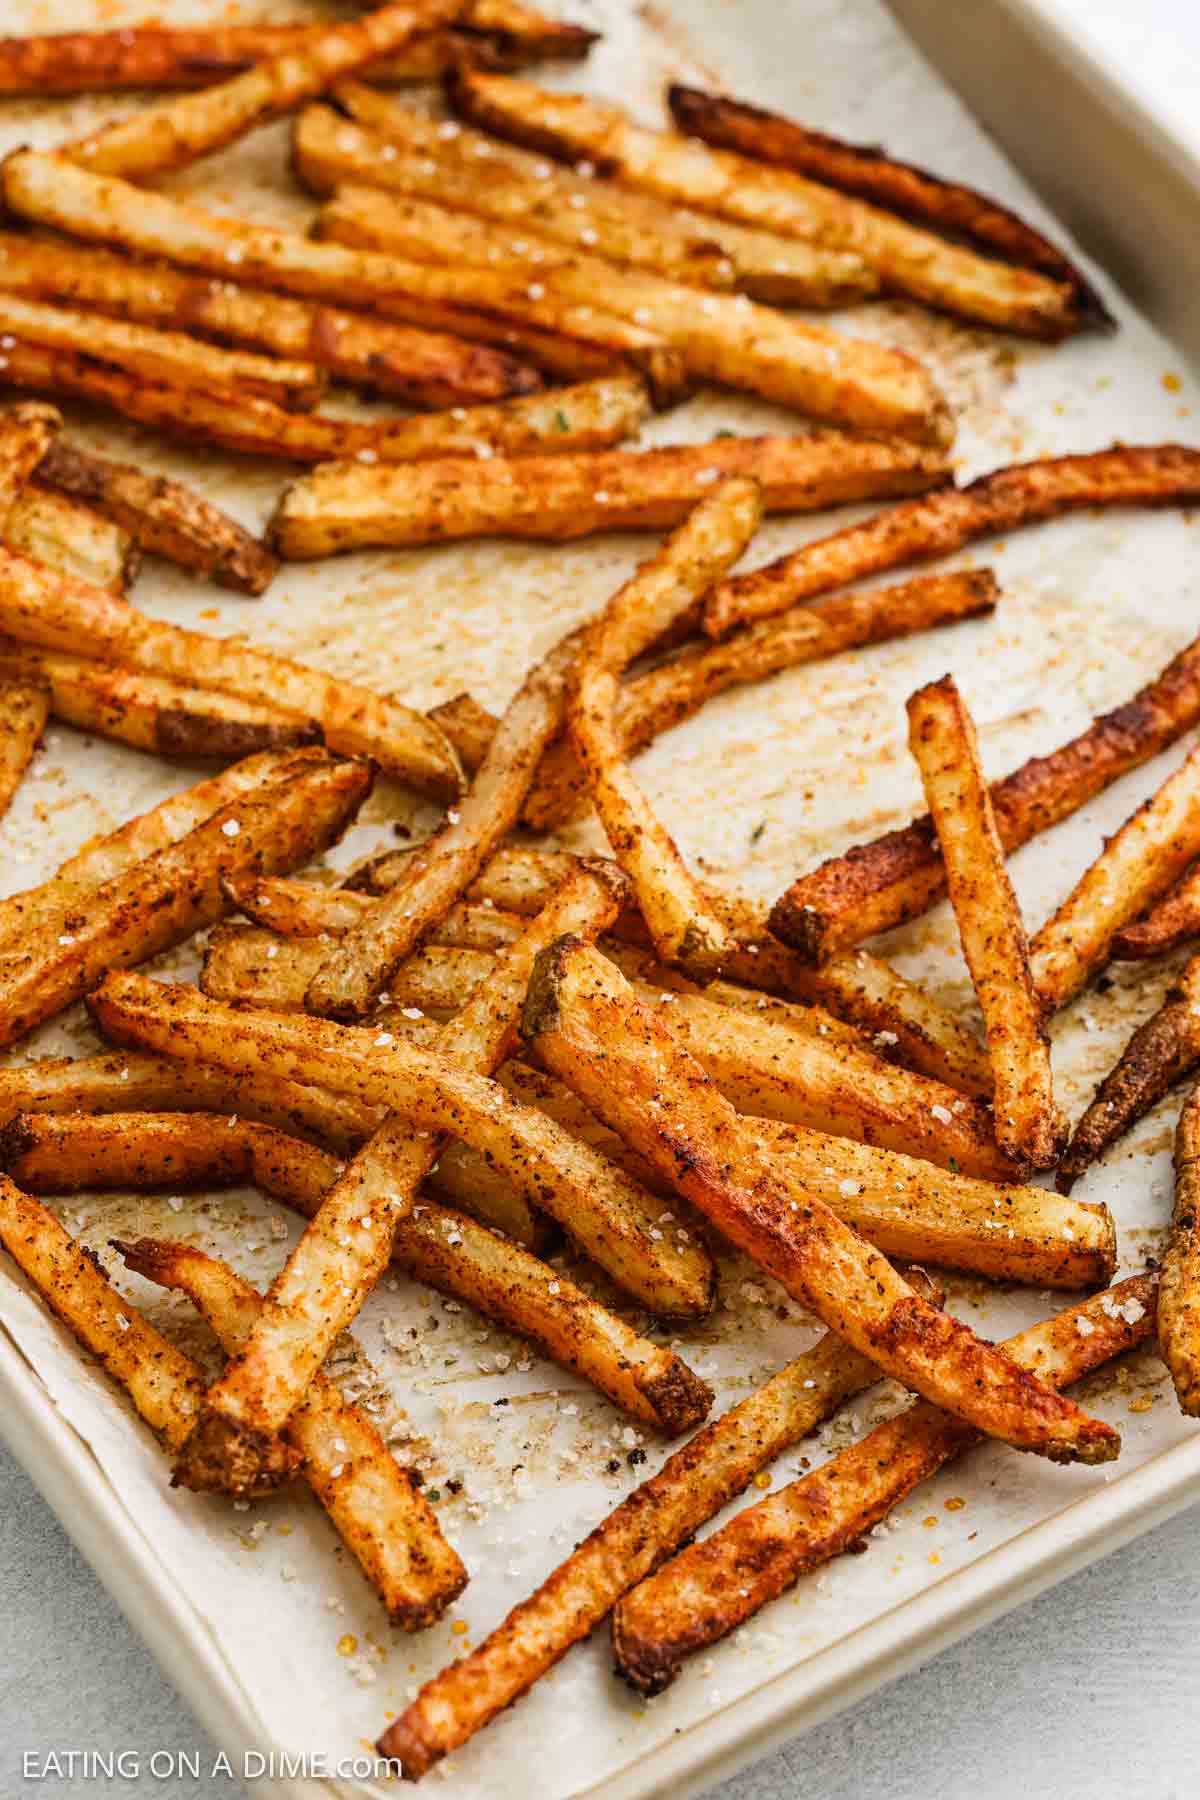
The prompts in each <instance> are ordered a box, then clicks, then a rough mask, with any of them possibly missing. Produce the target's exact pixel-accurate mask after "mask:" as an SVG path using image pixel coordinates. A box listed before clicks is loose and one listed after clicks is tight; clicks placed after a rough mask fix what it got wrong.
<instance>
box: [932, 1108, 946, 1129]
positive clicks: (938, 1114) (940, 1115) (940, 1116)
mask: <svg viewBox="0 0 1200 1800" xmlns="http://www.w3.org/2000/svg"><path fill="white" fill-rule="evenodd" d="M929 1110H930V1112H931V1113H932V1114H933V1117H934V1118H935V1119H936V1120H937V1121H938V1123H939V1124H941V1125H949V1123H950V1118H951V1114H950V1108H949V1107H948V1106H931V1107H930V1109H929Z"/></svg>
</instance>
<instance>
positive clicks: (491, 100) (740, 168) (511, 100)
mask: <svg viewBox="0 0 1200 1800" xmlns="http://www.w3.org/2000/svg"><path fill="white" fill-rule="evenodd" d="M448 88H449V94H450V98H451V101H452V102H453V104H454V106H455V107H456V109H457V110H458V111H459V112H460V113H462V114H463V116H464V117H466V118H468V119H471V120H473V121H474V123H476V124H478V125H481V126H483V127H484V128H485V129H487V130H490V131H494V132H496V133H497V135H498V136H500V137H507V138H512V139H515V140H516V142H518V143H522V144H529V145H531V146H532V147H533V148H535V149H538V150H543V151H546V152H547V153H548V154H549V155H551V156H555V157H558V158H560V159H561V160H562V161H569V162H577V161H578V160H579V159H581V158H586V159H587V160H588V161H589V162H591V163H593V164H594V165H595V167H596V169H597V170H598V172H599V173H600V174H603V175H611V176H615V177H616V179H617V180H618V181H620V182H621V183H622V184H624V185H625V186H628V187H634V188H641V189H643V190H644V191H646V192H648V193H651V194H656V195H658V197H659V198H660V199H663V200H669V201H675V202H682V203H683V204H684V205H686V206H694V207H698V208H699V209H700V210H701V211H702V212H714V213H718V214H720V215H723V216H724V217H726V218H730V219H737V220H739V221H741V223H743V224H745V225H754V226H758V227H760V228H763V229H766V230H768V231H778V232H782V233H783V234H784V235H786V236H791V237H798V238H804V239H807V240H808V241H810V242H813V243H817V244H823V245H825V246H826V247H827V248H829V249H836V250H849V251H853V252H854V253H855V254H856V255H858V256H861V257H863V258H864V260H865V261H867V262H868V263H870V264H871V265H872V267H873V268H875V269H877V270H878V272H879V274H880V276H881V278H882V280H883V282H884V284H885V286H886V287H889V288H891V289H892V290H893V292H895V293H901V294H907V295H910V296H911V297H912V298H913V299H916V300H921V301H923V302H924V303H925V304H926V305H928V306H934V307H937V308H938V309H939V310H940V311H943V312H950V313H955V314H957V315H958V316H959V317H960V318H966V319H972V320H976V321H978V322H979V323H980V324H984V325H993V326H997V327H999V328H1000V329H1002V330H1005V331H1015V332H1021V333H1023V334H1024V335H1026V336H1029V337H1037V338H1049V339H1056V338H1061V337H1063V336H1065V335H1066V334H1067V333H1068V332H1070V331H1073V330H1074V329H1075V327H1076V325H1077V323H1078V312H1077V307H1076V300H1075V294H1074V291H1073V290H1072V289H1071V288H1070V287H1069V286H1068V285H1067V284H1065V283H1063V282H1059V281H1053V280H1051V279H1050V278H1049V277H1047V276H1045V275H1041V274H1038V273H1036V272H1034V271H1032V270H1028V269H1015V268H1011V267H1009V266H1008V265H1006V264H1004V263H1000V262H997V261H995V260H994V258H991V257H984V256H979V255H977V254H976V253H975V252H974V251H972V250H969V249H965V248H962V247H960V246H958V245H954V244H948V243H946V242H945V240H944V239H942V238H938V237H934V236H933V235H932V234H931V233H929V232H927V231H921V230H918V229H917V227H915V226H913V225H909V224H906V223H905V222H904V220H902V219H898V218H895V217H894V216H893V215H892V214H890V213H886V212H881V211H880V210H879V209H878V208H877V207H874V206H868V205H867V204H865V203H864V202H863V201H861V200H854V199H849V198H848V197H847V196H846V195H844V194H839V193H837V192H836V191H835V190H833V189H831V188H828V187H823V186H821V185H819V184H818V183H816V182H813V181H808V180H806V179H805V177H804V176H803V175H797V174H795V173H793V171H792V170H790V169H777V168H770V167H766V166H764V165H763V164H762V163H761V162H756V161H754V160H753V159H752V158H751V157H749V156H739V155H735V154H734V153H733V152H732V151H729V150H710V149H708V148H706V147H705V146H704V145H703V144H700V143H695V142H689V141H688V140H687V139H686V138H683V137H674V136H672V135H671V134H669V133H667V132H657V131H646V130H644V129H642V128H641V127H639V126H636V125H634V124H632V123H631V122H630V120H628V119H627V118H626V117H625V115H624V114H623V113H622V112H621V111H620V110H619V109H618V108H616V107H614V106H606V105H603V104H601V103H599V102H597V101H595V100H591V99H585V98H584V97H583V96H582V95H579V94H557V93H550V92H548V91H546V90H544V89H541V88H538V87H537V86H536V85H535V84H534V83H533V82H529V81H519V80H514V79H512V78H511V77H509V76H504V75H492V74H490V73H487V72H486V71H483V70H472V69H463V70H461V71H453V72H452V73H451V75H450V76H449V77H448Z"/></svg>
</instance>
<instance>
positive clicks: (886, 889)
mask: <svg viewBox="0 0 1200 1800" xmlns="http://www.w3.org/2000/svg"><path fill="white" fill-rule="evenodd" d="M1198 720H1200V639H1196V640H1195V641H1194V642H1192V643H1191V644H1188V645H1186V646H1185V647H1184V648H1183V649H1182V650H1181V651H1180V652H1179V654H1178V656H1175V657H1173V658H1172V660H1171V661H1170V662H1169V663H1168V664H1167V666H1166V668H1165V669H1163V670H1162V672H1161V673H1160V674H1159V675H1157V676H1155V678H1154V680H1153V681H1150V682H1148V683H1147V684H1146V686H1145V687H1143V688H1139V690H1138V692H1137V693H1136V694H1134V695H1132V696H1131V697H1130V699H1129V700H1127V701H1125V702H1124V703H1123V704H1122V705H1121V706H1117V707H1114V708H1113V710H1112V711H1111V712H1107V713H1102V714H1101V715H1100V717H1099V718H1097V719H1094V720H1093V721H1092V723H1091V725H1089V726H1088V728H1087V730H1086V731H1084V732H1081V733H1080V735H1079V736H1078V737H1075V738H1072V739H1071V740H1070V741H1069V742H1068V743H1066V744H1063V745H1062V746H1061V747H1060V748H1059V749H1057V750H1053V751H1051V752H1050V754H1049V755H1048V756H1033V757H1030V758H1029V760H1028V762H1024V763H1022V764H1021V765H1020V767H1019V768H1017V769H1014V770H1013V772H1012V774H1011V775H1006V776H1005V777H1004V778H1003V780H1001V781H996V782H993V783H992V785H991V796H992V805H993V807H994V808H995V813H996V827H997V830H998V831H999V833H1000V842H1001V843H1002V844H1003V846H1004V849H1005V852H1006V854H1008V855H1011V854H1012V852H1013V851H1014V850H1019V849H1020V847H1021V845H1022V844H1027V843H1028V842H1029V840H1030V838H1033V837H1036V836H1037V835H1038V833H1039V832H1042V831H1046V830H1048V829H1049V827H1050V826H1051V825H1057V824H1058V823H1059V822H1060V821H1061V820H1062V819H1068V818H1070V816H1071V814H1072V813H1073V812H1077V811H1078V810H1079V808H1080V807H1081V806H1085V805H1086V804H1087V802H1088V801H1089V800H1092V799H1094V798H1095V796H1096V795H1097V794H1100V793H1103V791H1104V789H1105V788H1106V787H1108V786H1109V785H1110V784H1111V783H1112V782H1114V781H1117V780H1119V779H1120V777H1121V776H1122V775H1127V774H1128V773H1129V772H1130V770H1131V769H1136V768H1138V767H1140V765H1141V764H1142V763H1144V762H1148V761H1149V760H1150V758H1151V757H1152V756H1157V755H1158V754H1159V752H1160V751H1162V750H1165V749H1167V748H1168V746H1169V745H1171V744H1173V743H1174V742H1175V741H1176V739H1177V738H1179V737H1182V735H1183V733H1184V732H1185V731H1188V730H1190V729H1191V727H1192V726H1193V725H1195V724H1196V723H1197V721H1198ZM944 892H945V871H944V869H943V866H942V861H941V857H940V855H939V853H938V846H937V838H936V834H935V832H934V829H933V824H932V822H931V820H930V819H929V817H928V815H927V814H926V815H925V816H924V817H923V818H920V819H916V820H914V822H913V823H912V824H911V825H906V826H904V827H903V828H902V829H900V830H899V831H889V832H887V833H885V835H884V836H883V837H880V838H876V839H875V840H874V841H873V842H872V843H869V844H859V845H856V846H855V848H854V849H852V850H848V851H847V852H846V854H845V855H844V856H835V857H832V858H830V860H829V861H828V862H825V863H822V864H821V866H820V867H819V868H817V869H814V870H813V871H812V873H811V874H809V875H802V876H800V878H799V879H798V880H797V881H794V882H793V883H792V885H791V887H790V888H788V889H787V891H786V892H785V893H784V894H782V895H781V896H780V898H779V899H778V900H777V901H776V902H775V905H774V907H773V908H772V911H771V930H772V931H773V932H774V933H775V934H776V936H777V937H780V938H782V939H783V941H784V943H785V944H790V945H792V947H793V948H794V949H796V950H798V951H799V952H800V954H801V955H802V956H803V957H805V958H806V960H808V961H812V962H816V961H819V960H820V959H821V958H822V957H824V956H826V955H828V954H829V952H830V951H833V950H839V949H842V948H844V947H845V946H848V945H850V944H855V943H857V942H859V940H860V939H862V938H865V937H870V936H872V935H873V934H874V933H875V932H877V931H887V930H888V929H889V928H890V927H891V926H893V925H900V924H902V923H903V922H904V921H905V920H906V919H914V918H916V917H918V915H919V914H921V913H923V912H925V911H926V910H927V909H928V908H929V907H930V906H932V905H933V904H934V902H935V901H936V900H939V899H940V898H941V896H942V894H943V893H944Z"/></svg>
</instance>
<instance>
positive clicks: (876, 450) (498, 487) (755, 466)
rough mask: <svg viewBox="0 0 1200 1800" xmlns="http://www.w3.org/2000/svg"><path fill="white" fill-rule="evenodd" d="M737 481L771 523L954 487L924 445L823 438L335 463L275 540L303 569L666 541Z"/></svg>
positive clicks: (280, 516)
mask: <svg viewBox="0 0 1200 1800" xmlns="http://www.w3.org/2000/svg"><path fill="white" fill-rule="evenodd" d="M548 398H549V399H550V400H551V401H553V400H554V399H555V398H556V396H554V395H550V396H549V397H548ZM514 404H521V403H520V402H514ZM563 448H564V449H566V448H567V446H566V445H565V444H564V446H563ZM739 477H740V478H742V479H745V480H751V481H755V482H757V483H758V485H759V487H760V488H761V490H762V498H763V505H764V507H765V508H766V510H767V511H768V512H810V511H814V510H817V509H819V508H822V507H826V506H839V505H843V504H845V503H848V502H849V501H852V500H861V499H866V498H869V497H870V496H872V495H874V494H878V493H880V492H882V491H885V490H886V491H887V492H890V493H897V492H904V491H909V492H910V491H911V490H912V489H913V488H927V487H930V486H934V485H936V484H937V483H938V482H941V481H944V480H946V479H947V478H948V465H947V464H946V462H945V461H944V459H943V458H942V456H941V455H940V454H936V453H934V452H932V451H929V450H922V449H920V448H919V447H918V446H916V445H913V444H904V443H901V442H899V441H897V440H891V441H883V440H881V439H871V438H852V437H846V436H843V435H842V434H841V433H838V432H826V433H824V434H823V435H821V436H820V437H791V438H788V437H775V438H770V437H767V438H718V439H717V440H715V441H714V442H713V443H710V444H672V445H667V446H665V447H664V448H660V449H651V450H609V451H591V452H588V453H586V454H580V455H562V454H559V455H553V456H551V455H541V456H537V455H533V456H523V457H521V458H520V460H519V461H516V462H505V461H500V460H496V461H493V462H486V463H479V462H476V461H475V460H474V459H473V458H471V457H462V456H459V457H453V456H448V457H446V458H444V459H443V460H442V461H440V462H430V463H425V464H417V463H413V464H411V465H410V466H406V467H404V468H386V469H384V468H374V469H359V468H353V469H348V468H341V467H337V466H334V467H331V468H326V469H316V470H314V471H313V473H312V474H311V475H308V476H306V477H304V478H303V479H302V480H300V481H297V482H293V484H292V486H291V487H290V488H289V489H288V490H287V492H286V493H285V494H284V496H283V499H282V500H281V501H280V503H279V506H278V508H277V510H276V513H275V517H274V518H273V520H272V521H271V527H270V536H271V541H272V543H273V544H274V546H275V548H276V549H277V550H278V551H279V553H280V554H281V555H282V556H285V557H288V558H292V559H296V558H302V557H310V556H328V555H330V554H331V553H333V552H334V551H338V550H352V549H356V548H358V547H360V546H362V545H366V544H393V545H413V544H436V543H445V542H447V541H449V540H450V539H453V538H467V537H511V538H536V539H539V540H545V541H565V540H568V539H571V538H578V537H585V536H587V535H588V534H589V533H592V532H597V531H635V530H636V531H655V530H660V529H663V528H666V527H668V526H675V525H679V524H681V523H682V521H683V520H684V519H685V518H686V517H687V515H688V513H689V512H690V511H691V509H692V508H693V506H695V505H696V504H697V503H698V502H699V501H701V500H703V499H704V498H705V496H706V494H707V493H708V491H709V489H710V488H711V486H712V483H713V482H714V481H716V480H721V479H733V478H739Z"/></svg>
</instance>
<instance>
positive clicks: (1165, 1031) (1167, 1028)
mask: <svg viewBox="0 0 1200 1800" xmlns="http://www.w3.org/2000/svg"><path fill="white" fill-rule="evenodd" d="M1197 1063H1200V957H1193V958H1192V959H1191V961H1190V962H1188V963H1186V964H1185V965H1184V967H1183V969H1182V970H1181V971H1180V974H1179V979H1178V980H1177V981H1176V982H1175V984H1174V985H1173V987H1172V988H1171V991H1170V993H1169V994H1168V995H1167V997H1166V1000H1165V1001H1164V1002H1163V1004H1162V1005H1161V1006H1160V1007H1159V1009H1158V1011H1157V1012H1156V1013H1155V1014H1154V1016H1153V1017H1152V1018H1150V1019H1147V1020H1146V1023H1145V1024H1144V1025H1139V1026H1138V1028H1137V1030H1136V1031H1135V1032H1134V1034H1133V1036H1132V1037H1131V1038H1130V1040H1129V1042H1128V1043H1127V1044H1126V1046H1125V1048H1124V1050H1123V1051H1122V1052H1121V1055H1120V1058H1119V1059H1118V1061H1117V1062H1116V1063H1115V1065H1114V1066H1113V1067H1112V1068H1111V1069H1110V1070H1109V1072H1108V1074H1107V1075H1106V1076H1105V1077H1104V1080H1103V1081H1102V1082H1101V1083H1100V1085H1099V1087H1098V1088H1097V1089H1096V1094H1095V1098H1094V1099H1093V1100H1092V1102H1091V1105H1090V1106H1089V1107H1088V1109H1087V1111H1086V1112H1085V1113H1084V1115H1083V1117H1082V1118H1081V1119H1080V1121H1079V1123H1078V1125H1077V1126H1076V1127H1075V1135H1074V1136H1073V1137H1072V1139H1071V1143H1070V1146H1069V1148H1068V1150H1067V1153H1066V1155H1065V1156H1064V1157H1063V1159H1062V1162H1061V1163H1060V1165H1059V1169H1058V1175H1057V1177H1056V1179H1057V1183H1058V1188H1059V1191H1060V1192H1061V1193H1064V1194H1069V1193H1070V1191H1071V1189H1072V1187H1073V1186H1074V1184H1075V1182H1076V1181H1078V1179H1079V1177H1080V1176H1081V1175H1082V1174H1084V1173H1085V1171H1086V1170H1087V1169H1089V1168H1090V1167H1091V1165H1092V1164H1093V1163H1094V1162H1097V1161H1098V1160H1099V1158H1100V1157H1101V1156H1103V1154H1104V1152H1105V1151H1106V1150H1107V1149H1108V1148H1109V1146H1110V1145H1111V1144H1115V1143H1116V1142H1117V1140H1118V1138H1121V1137H1124V1135H1125V1133H1126V1132H1127V1131H1128V1130H1129V1129H1130V1127H1131V1126H1133V1125H1135V1124H1136V1123H1137V1121H1138V1120H1139V1119H1141V1118H1144V1117H1145V1115H1146V1114H1147V1113H1148V1112H1149V1111H1150V1108H1151V1107H1152V1106H1156V1105H1157V1104H1158V1102H1159V1101H1160V1100H1161V1099H1162V1097H1163V1095H1164V1094H1167V1093H1169V1092H1170V1090H1171V1089H1172V1088H1173V1087H1174V1086H1175V1083H1176V1082H1177V1081H1182V1080H1183V1078H1184V1076H1185V1075H1189V1074H1190V1073H1191V1071H1192V1070H1193V1069H1194V1068H1195V1067H1196V1065H1197Z"/></svg>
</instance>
